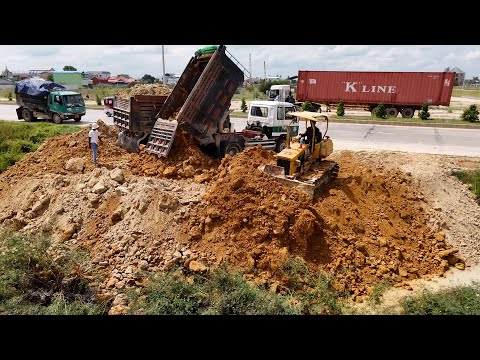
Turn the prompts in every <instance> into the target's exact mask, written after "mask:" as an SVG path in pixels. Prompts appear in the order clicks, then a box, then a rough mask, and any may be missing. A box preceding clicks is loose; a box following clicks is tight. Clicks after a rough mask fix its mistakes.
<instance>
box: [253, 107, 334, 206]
mask: <svg viewBox="0 0 480 360" xmlns="http://www.w3.org/2000/svg"><path fill="white" fill-rule="evenodd" d="M289 115H291V116H293V117H294V119H293V120H292V122H291V123H290V124H289V126H288V127H287V139H286V147H285V149H283V150H282V151H281V152H279V153H278V154H276V155H275V158H276V160H277V164H276V165H270V164H267V165H261V166H260V167H259V170H261V171H263V172H265V173H267V174H269V175H272V176H274V177H275V178H276V179H278V180H279V181H281V182H282V183H284V184H286V185H288V186H291V187H295V188H297V189H299V190H301V191H304V192H306V193H308V194H309V195H310V196H311V197H312V198H316V197H317V196H318V195H319V194H320V192H321V188H322V187H324V185H325V184H327V183H328V182H329V181H331V180H332V179H335V178H336V177H337V176H338V171H339V166H338V163H336V162H334V161H329V160H325V158H326V157H327V156H329V155H330V154H331V153H332V152H333V142H332V140H331V139H330V137H329V136H327V132H328V117H327V116H326V115H321V114H319V113H316V112H310V111H296V112H290V113H289ZM321 119H323V120H325V122H326V130H325V132H324V134H323V136H322V133H321V131H320V130H319V129H318V128H317V127H316V123H317V122H319V121H320V120H321ZM299 121H305V125H306V132H305V133H304V134H301V135H298V136H296V137H295V138H293V139H292V138H291V136H290V125H292V124H293V123H294V122H299ZM308 125H310V126H308Z"/></svg>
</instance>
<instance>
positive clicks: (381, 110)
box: [375, 103, 387, 119]
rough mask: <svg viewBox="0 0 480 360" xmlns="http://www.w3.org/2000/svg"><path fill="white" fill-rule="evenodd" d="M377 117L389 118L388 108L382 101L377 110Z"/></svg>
mask: <svg viewBox="0 0 480 360" xmlns="http://www.w3.org/2000/svg"><path fill="white" fill-rule="evenodd" d="M375 117H376V118H379V119H386V118H387V109H386V108H385V105H383V104H382V103H380V104H379V105H378V106H377V107H376V110H375Z"/></svg>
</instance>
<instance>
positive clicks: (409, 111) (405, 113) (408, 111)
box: [402, 108, 415, 119]
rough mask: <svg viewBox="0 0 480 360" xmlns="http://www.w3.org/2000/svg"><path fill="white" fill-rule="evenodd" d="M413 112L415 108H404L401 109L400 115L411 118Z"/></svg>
mask: <svg viewBox="0 0 480 360" xmlns="http://www.w3.org/2000/svg"><path fill="white" fill-rule="evenodd" d="M413 114H415V110H413V109H412V108H405V109H403V110H402V117H403V118H408V119H411V118H413Z"/></svg>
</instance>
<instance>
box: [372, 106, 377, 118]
mask: <svg viewBox="0 0 480 360" xmlns="http://www.w3.org/2000/svg"><path fill="white" fill-rule="evenodd" d="M377 111H378V106H375V107H374V108H373V109H372V116H375V114H376V113H377Z"/></svg>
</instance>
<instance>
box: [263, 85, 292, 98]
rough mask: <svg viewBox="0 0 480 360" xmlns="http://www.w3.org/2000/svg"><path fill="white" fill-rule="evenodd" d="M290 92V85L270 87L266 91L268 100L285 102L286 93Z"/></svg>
mask: <svg viewBox="0 0 480 360" xmlns="http://www.w3.org/2000/svg"><path fill="white" fill-rule="evenodd" d="M290 91H291V89H290V85H288V84H287V85H272V86H270V90H269V91H268V97H269V98H270V100H276V101H285V99H286V98H287V96H288V93H289V92H290Z"/></svg>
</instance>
